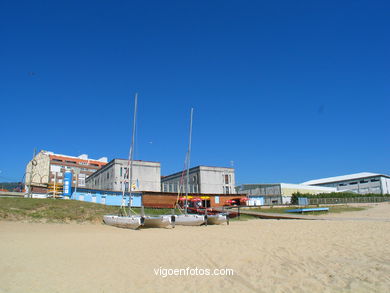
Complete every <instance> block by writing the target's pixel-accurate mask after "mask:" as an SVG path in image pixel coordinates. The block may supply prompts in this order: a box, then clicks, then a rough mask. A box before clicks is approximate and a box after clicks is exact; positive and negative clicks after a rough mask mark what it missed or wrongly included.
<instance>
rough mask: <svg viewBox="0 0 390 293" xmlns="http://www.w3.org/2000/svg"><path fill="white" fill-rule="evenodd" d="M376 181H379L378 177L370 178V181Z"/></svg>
mask: <svg viewBox="0 0 390 293" xmlns="http://www.w3.org/2000/svg"><path fill="white" fill-rule="evenodd" d="M378 181H379V178H374V179H371V182H378Z"/></svg>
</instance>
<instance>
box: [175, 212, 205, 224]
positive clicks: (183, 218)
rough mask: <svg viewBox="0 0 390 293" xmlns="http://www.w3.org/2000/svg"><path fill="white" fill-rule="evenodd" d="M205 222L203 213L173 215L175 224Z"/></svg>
mask: <svg viewBox="0 0 390 293" xmlns="http://www.w3.org/2000/svg"><path fill="white" fill-rule="evenodd" d="M204 223H205V216H204V215H193V214H187V215H175V225H181V226H200V225H202V224H204Z"/></svg>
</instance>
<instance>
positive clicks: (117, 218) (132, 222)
mask: <svg viewBox="0 0 390 293" xmlns="http://www.w3.org/2000/svg"><path fill="white" fill-rule="evenodd" d="M137 100H138V94H137V93H136V94H135V97H134V117H133V135H132V139H131V145H130V151H129V161H128V162H129V163H128V164H129V165H130V166H129V168H128V169H127V170H129V169H130V172H127V182H129V185H128V186H129V190H130V198H129V208H128V212H127V211H126V205H125V202H126V201H125V182H123V185H122V203H121V207H120V209H119V213H118V215H104V216H103V222H104V223H105V224H106V225H110V226H114V227H118V228H126V229H133V230H135V229H138V228H139V227H141V226H142V225H143V224H144V221H145V219H144V217H142V216H139V215H136V214H135V213H134V211H133V210H132V209H131V206H132V202H133V195H132V192H131V191H132V183H133V182H132V180H133V178H132V177H133V157H134V137H135V122H136V116H137ZM125 176H126V175H125ZM125 181H126V180H125Z"/></svg>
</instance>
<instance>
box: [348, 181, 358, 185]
mask: <svg viewBox="0 0 390 293" xmlns="http://www.w3.org/2000/svg"><path fill="white" fill-rule="evenodd" d="M355 184H357V182H356V181H354V182H350V183H349V185H355Z"/></svg>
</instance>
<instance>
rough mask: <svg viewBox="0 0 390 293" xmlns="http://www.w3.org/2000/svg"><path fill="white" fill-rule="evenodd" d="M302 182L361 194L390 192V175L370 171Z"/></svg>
mask: <svg viewBox="0 0 390 293" xmlns="http://www.w3.org/2000/svg"><path fill="white" fill-rule="evenodd" d="M302 184H304V185H311V186H325V187H334V188H337V190H338V191H348V192H355V193H359V194H367V193H377V194H389V193H390V176H389V175H384V174H378V173H369V172H362V173H356V174H349V175H343V176H336V177H328V178H322V179H316V180H310V181H306V182H303V183H302Z"/></svg>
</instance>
